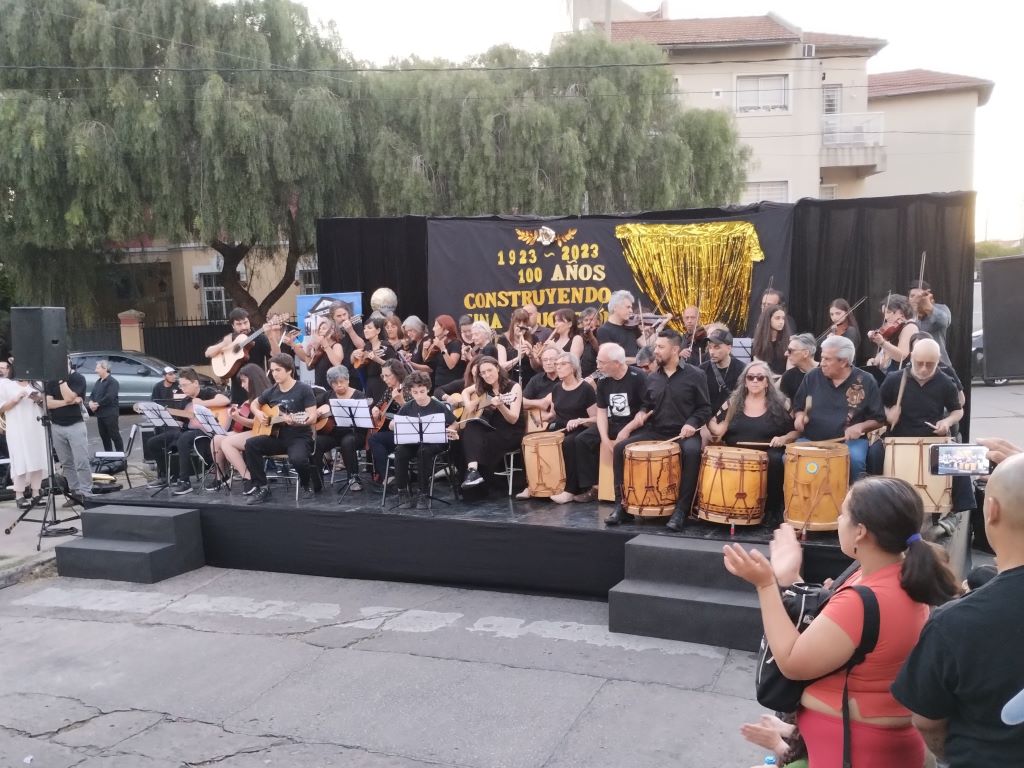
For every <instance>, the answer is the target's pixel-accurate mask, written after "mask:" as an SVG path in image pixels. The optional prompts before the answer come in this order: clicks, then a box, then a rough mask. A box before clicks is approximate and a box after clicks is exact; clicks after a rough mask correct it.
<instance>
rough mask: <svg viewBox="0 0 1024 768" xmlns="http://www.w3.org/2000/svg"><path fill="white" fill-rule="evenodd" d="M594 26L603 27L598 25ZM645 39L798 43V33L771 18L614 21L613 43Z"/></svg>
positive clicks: (672, 42)
mask: <svg viewBox="0 0 1024 768" xmlns="http://www.w3.org/2000/svg"><path fill="white" fill-rule="evenodd" d="M594 26H595V27H598V28H601V27H603V26H604V25H603V24H601V23H597V24H595V25H594ZM631 40H642V41H644V42H648V43H654V44H655V45H680V46H683V45H724V44H727V43H738V44H741V45H742V44H765V43H798V42H800V34H799V31H797V30H794V29H790V28H789V27H787V26H785V25H783V24H780V23H779V22H778V21H776V20H775V19H774V18H772V17H771V16H733V17H728V18H721V19H660V20H651V21H613V22H612V42H616V43H623V42H627V41H631Z"/></svg>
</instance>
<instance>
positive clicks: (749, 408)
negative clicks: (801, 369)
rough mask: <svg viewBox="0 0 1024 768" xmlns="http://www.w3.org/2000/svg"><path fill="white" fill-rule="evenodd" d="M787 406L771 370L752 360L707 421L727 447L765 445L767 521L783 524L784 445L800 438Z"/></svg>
mask: <svg viewBox="0 0 1024 768" xmlns="http://www.w3.org/2000/svg"><path fill="white" fill-rule="evenodd" d="M787 406H788V403H787V402H786V398H785V397H784V396H783V394H782V393H781V392H780V391H779V390H778V388H776V386H775V384H774V383H773V381H772V371H771V368H769V367H768V364H767V363H764V362H762V361H760V360H755V361H754V362H752V363H749V364H748V365H747V366H746V368H744V369H743V372H742V375H741V376H740V380H739V385H738V386H737V387H736V389H735V390H733V392H732V394H731V395H730V396H729V399H728V400H727V401H726V402H725V403H723V405H722V406H721V408H719V409H718V411H717V413H716V414H715V416H714V417H713V418H712V419H711V420H710V421H709V422H708V431H710V432H711V434H712V435H714V436H715V437H716V438H720V439H722V440H723V442H724V443H725V444H726V445H732V446H735V445H738V444H739V443H766V444H768V446H767V447H766V448H764V449H760V450H765V452H766V453H767V454H768V496H767V498H766V499H765V511H766V512H768V515H769V521H771V522H775V523H780V522H782V481H783V458H784V455H785V454H784V446H786V445H787V444H788V443H791V442H793V441H794V440H796V439H797V438H798V437H799V436H800V433H799V432H797V431H796V429H795V428H794V426H793V417H792V416H790V415H789V410H788V407H787ZM742 447H747V446H742Z"/></svg>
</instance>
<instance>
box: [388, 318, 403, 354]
mask: <svg viewBox="0 0 1024 768" xmlns="http://www.w3.org/2000/svg"><path fill="white" fill-rule="evenodd" d="M384 342H385V343H386V344H389V345H390V346H391V347H392V348H393V349H394V350H395V352H401V351H403V350H404V349H405V329H404V328H403V327H402V318H400V317H399V316H398V315H394V314H392V315H386V316H385V318H384Z"/></svg>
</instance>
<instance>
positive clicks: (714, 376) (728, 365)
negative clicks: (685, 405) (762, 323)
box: [700, 328, 743, 413]
mask: <svg viewBox="0 0 1024 768" xmlns="http://www.w3.org/2000/svg"><path fill="white" fill-rule="evenodd" d="M707 342H708V343H707V353H708V359H707V360H705V361H704V362H703V363H701V365H700V369H701V370H702V371H704V376H705V377H706V378H707V380H708V397H709V398H710V399H711V412H712V413H717V412H718V409H719V408H721V407H722V403H724V402H725V401H726V400H728V399H729V395H731V394H732V391H733V390H734V389H736V384H737V383H738V382H739V380H740V374H741V373H743V363H741V362H740V361H739V360H737V359H736V358H734V357H733V356H732V334H731V333H729V331H728V330H726V329H725V328H716V329H715V330H713V331H711V333H709V334H708V338H707Z"/></svg>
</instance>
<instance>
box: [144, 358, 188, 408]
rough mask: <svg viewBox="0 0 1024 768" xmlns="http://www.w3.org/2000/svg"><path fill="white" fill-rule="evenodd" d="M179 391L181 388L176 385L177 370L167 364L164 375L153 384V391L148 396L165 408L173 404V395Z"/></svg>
mask: <svg viewBox="0 0 1024 768" xmlns="http://www.w3.org/2000/svg"><path fill="white" fill-rule="evenodd" d="M179 392H181V389H180V388H179V387H178V372H177V371H176V370H174V369H173V368H171V366H169V365H168V366H167V367H165V368H164V377H163V378H162V379H161V380H160V381H158V382H157V383H156V384H154V385H153V393H152V394H151V395H150V398H151V399H152V400H153V402H154V403H159V404H160V405H162V406H164V407H165V408H166V407H167V406H169V405H173V404H174V401H175V395H176V394H178V393H179Z"/></svg>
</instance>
